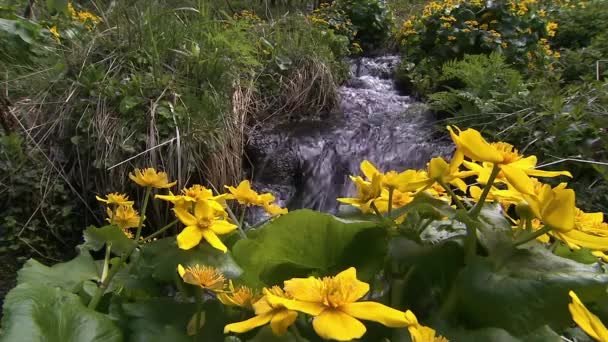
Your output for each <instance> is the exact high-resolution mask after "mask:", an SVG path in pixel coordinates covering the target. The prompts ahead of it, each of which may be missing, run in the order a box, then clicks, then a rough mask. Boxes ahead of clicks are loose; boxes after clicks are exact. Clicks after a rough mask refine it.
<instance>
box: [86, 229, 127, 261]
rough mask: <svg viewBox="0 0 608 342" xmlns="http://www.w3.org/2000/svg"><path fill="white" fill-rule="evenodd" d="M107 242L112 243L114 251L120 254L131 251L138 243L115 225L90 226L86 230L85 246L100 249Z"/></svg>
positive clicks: (95, 249)
mask: <svg viewBox="0 0 608 342" xmlns="http://www.w3.org/2000/svg"><path fill="white" fill-rule="evenodd" d="M106 244H112V252H113V253H114V254H118V255H120V254H122V253H127V252H129V251H131V250H132V249H133V248H134V247H135V246H136V245H137V243H136V242H135V241H133V240H131V239H129V238H128V237H127V236H126V235H125V233H123V232H122V230H121V229H120V228H118V227H117V226H114V225H111V226H104V227H101V228H97V227H89V228H87V229H86V230H85V231H84V245H83V247H84V248H88V249H91V250H93V251H98V250H100V249H101V248H103V246H104V245H106Z"/></svg>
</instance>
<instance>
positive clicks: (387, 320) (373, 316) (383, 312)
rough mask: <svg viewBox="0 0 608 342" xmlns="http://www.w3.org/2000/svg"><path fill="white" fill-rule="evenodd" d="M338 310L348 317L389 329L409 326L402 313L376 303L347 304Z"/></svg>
mask: <svg viewBox="0 0 608 342" xmlns="http://www.w3.org/2000/svg"><path fill="white" fill-rule="evenodd" d="M340 310H342V311H343V312H344V313H346V314H348V315H350V316H353V317H356V318H359V319H363V320H366V321H374V322H378V323H380V324H383V325H385V326H387V327H390V328H403V327H407V326H408V325H409V324H410V322H409V320H408V319H407V318H406V317H405V315H404V314H403V312H402V311H399V310H395V309H393V308H391V307H388V306H386V305H383V304H380V303H376V302H356V303H348V304H345V305H343V306H341V307H340Z"/></svg>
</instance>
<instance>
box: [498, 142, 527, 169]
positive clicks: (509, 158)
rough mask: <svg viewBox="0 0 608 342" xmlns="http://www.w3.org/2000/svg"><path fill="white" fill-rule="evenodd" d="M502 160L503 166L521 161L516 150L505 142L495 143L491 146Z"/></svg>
mask: <svg viewBox="0 0 608 342" xmlns="http://www.w3.org/2000/svg"><path fill="white" fill-rule="evenodd" d="M491 145H492V147H494V148H495V149H496V150H497V151H498V152H499V153H500V154H501V155H502V158H503V162H502V163H503V164H511V163H513V162H516V161H518V160H520V159H521V155H520V154H519V151H517V149H516V148H515V147H514V146H513V145H511V144H509V143H506V142H495V143H492V144H491Z"/></svg>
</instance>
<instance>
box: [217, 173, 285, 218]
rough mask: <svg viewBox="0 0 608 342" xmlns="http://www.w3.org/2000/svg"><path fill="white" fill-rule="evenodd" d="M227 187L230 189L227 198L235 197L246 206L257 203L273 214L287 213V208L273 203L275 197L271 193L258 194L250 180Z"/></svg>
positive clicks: (256, 204)
mask: <svg viewBox="0 0 608 342" xmlns="http://www.w3.org/2000/svg"><path fill="white" fill-rule="evenodd" d="M225 187H226V189H228V191H230V194H227V195H225V198H226V199H235V200H237V201H238V202H239V203H240V204H244V205H246V206H251V205H255V206H260V207H263V208H264V210H266V212H268V213H269V214H270V215H273V216H274V215H279V214H286V213H287V209H285V208H281V207H280V206H278V205H277V204H273V203H272V202H274V200H275V198H274V196H273V195H272V194H271V193H264V194H258V193H257V192H255V191H254V190H253V189H252V188H251V183H250V182H249V181H248V180H244V181H242V182H241V183H239V185H238V186H237V187H236V188H235V187H232V186H225Z"/></svg>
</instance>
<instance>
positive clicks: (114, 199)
mask: <svg viewBox="0 0 608 342" xmlns="http://www.w3.org/2000/svg"><path fill="white" fill-rule="evenodd" d="M95 198H96V199H97V200H98V201H99V202H103V203H106V204H108V205H112V204H115V205H123V206H126V207H130V206H132V205H133V204H134V203H135V202H133V201H129V196H127V195H125V194H120V193H118V192H113V193H109V194H107V195H106V198H102V197H99V196H95Z"/></svg>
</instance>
